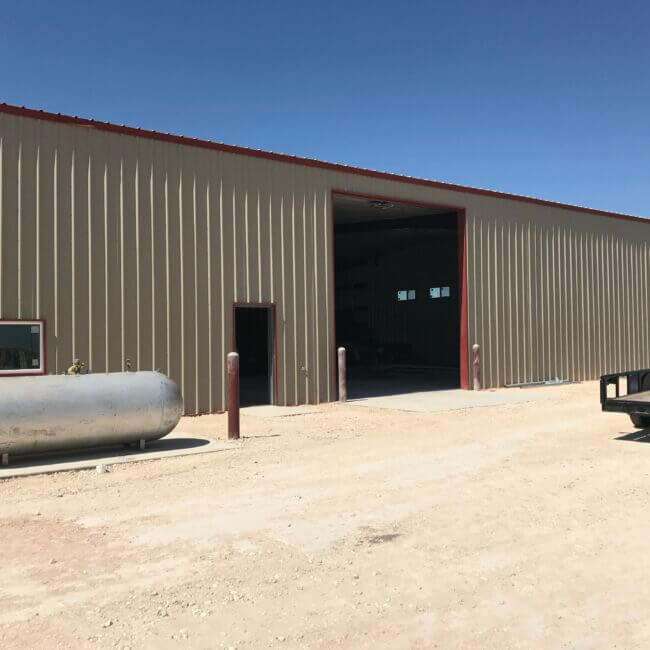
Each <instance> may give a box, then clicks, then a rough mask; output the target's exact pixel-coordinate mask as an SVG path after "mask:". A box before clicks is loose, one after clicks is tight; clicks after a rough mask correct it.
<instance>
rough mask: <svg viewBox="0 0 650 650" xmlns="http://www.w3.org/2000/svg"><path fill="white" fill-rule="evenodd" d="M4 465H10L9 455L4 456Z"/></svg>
mask: <svg viewBox="0 0 650 650" xmlns="http://www.w3.org/2000/svg"><path fill="white" fill-rule="evenodd" d="M2 464H3V465H9V454H2Z"/></svg>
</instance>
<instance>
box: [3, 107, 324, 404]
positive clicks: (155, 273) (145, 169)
mask: <svg viewBox="0 0 650 650" xmlns="http://www.w3.org/2000/svg"><path fill="white" fill-rule="evenodd" d="M314 180H315V179H314V174H313V172H312V171H311V170H308V169H303V168H302V167H299V166H294V165H282V164H274V163H269V162H268V161H265V160H259V159H256V158H251V157H247V156H239V155H233V154H226V153H220V152H214V151H206V150H204V149H199V148H194V147H188V146H181V145H175V144H169V143H164V142H160V141H156V140H152V139H144V138H134V137H130V136H122V135H116V134H110V133H103V132H100V131H94V130H89V129H83V128H79V127H75V126H69V125H61V124H56V123H52V122H47V121H40V120H33V119H26V118H21V117H15V116H9V115H4V114H0V268H1V269H2V275H1V277H0V310H1V312H0V315H1V317H4V318H36V317H41V318H45V319H46V320H47V324H48V329H47V348H48V369H49V371H50V372H62V371H63V370H64V369H65V368H66V367H67V366H68V365H69V364H70V360H71V359H72V358H73V357H75V356H76V357H80V358H82V359H83V360H84V361H86V363H87V364H88V365H89V367H90V368H91V369H92V370H93V371H97V372H102V371H106V370H111V371H115V370H122V369H124V368H125V364H126V361H127V359H129V360H130V361H131V364H132V367H133V368H140V369H147V368H156V369H160V370H162V371H163V372H166V373H167V374H169V375H170V376H171V377H173V378H174V379H175V380H176V381H177V382H178V384H179V386H180V387H181V390H182V392H183V395H184V397H185V404H186V409H187V412H188V413H200V412H209V411H217V410H223V409H224V408H225V404H226V393H225V391H226V387H225V382H224V372H225V365H224V364H225V357H226V354H227V353H228V352H229V351H230V350H231V348H232V344H233V329H232V328H233V320H232V316H233V305H234V303H236V302H242V303H273V304H275V305H276V319H277V322H276V339H277V352H278V359H277V378H276V385H277V395H276V401H277V402H278V403H280V404H297V403H305V402H314V403H316V402H319V401H327V400H330V399H332V398H333V393H332V390H331V388H332V382H331V377H332V376H333V367H332V359H331V355H330V350H331V349H332V346H333V345H334V343H333V337H332V327H333V310H332V309H333V302H332V300H331V291H332V286H331V275H330V272H331V259H330V246H331V223H330V197H329V190H328V189H326V185H325V183H324V181H323V179H320V182H314Z"/></svg>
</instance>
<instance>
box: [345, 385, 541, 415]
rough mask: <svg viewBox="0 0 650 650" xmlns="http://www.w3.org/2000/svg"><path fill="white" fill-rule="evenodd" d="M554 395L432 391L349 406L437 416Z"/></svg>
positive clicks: (528, 391)
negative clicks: (434, 414) (448, 412)
mask: <svg viewBox="0 0 650 650" xmlns="http://www.w3.org/2000/svg"><path fill="white" fill-rule="evenodd" d="M552 395H553V394H552V392H550V391H548V392H546V391H544V390H531V389H521V388H505V389H499V390H482V391H473V390H459V389H455V390H429V391H420V392H412V393H401V394H394V395H385V396H375V397H362V398H358V399H348V404H351V405H354V406H367V407H372V408H382V409H395V410H398V411H415V412H420V413H436V412H439V411H456V410H461V409H468V408H478V407H483V406H502V405H505V404H521V403H523V402H534V401H538V400H544V399H550V398H551V397H552Z"/></svg>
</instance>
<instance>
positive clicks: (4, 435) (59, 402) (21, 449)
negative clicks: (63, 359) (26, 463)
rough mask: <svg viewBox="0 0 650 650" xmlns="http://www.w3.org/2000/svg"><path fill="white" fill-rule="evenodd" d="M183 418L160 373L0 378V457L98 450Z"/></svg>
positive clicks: (150, 435) (154, 434)
mask: <svg viewBox="0 0 650 650" xmlns="http://www.w3.org/2000/svg"><path fill="white" fill-rule="evenodd" d="M182 414H183V398H182V396H181V394H180V391H179V390H178V387H177V386H176V384H175V383H174V382H173V381H172V380H171V379H169V378H168V377H166V376H165V375H163V374H161V373H159V372H115V373H106V374H90V375H49V376H39V377H15V378H2V379H0V454H10V455H12V454H33V453H40V452H44V451H55V450H59V449H70V448H83V447H98V446H103V445H115V444H121V443H127V442H135V441H138V440H156V439H157V438H162V437H163V436H164V435H166V434H168V433H169V432H170V431H171V430H172V429H173V428H174V427H175V426H176V425H177V424H178V421H179V420H180V418H181V415H182Z"/></svg>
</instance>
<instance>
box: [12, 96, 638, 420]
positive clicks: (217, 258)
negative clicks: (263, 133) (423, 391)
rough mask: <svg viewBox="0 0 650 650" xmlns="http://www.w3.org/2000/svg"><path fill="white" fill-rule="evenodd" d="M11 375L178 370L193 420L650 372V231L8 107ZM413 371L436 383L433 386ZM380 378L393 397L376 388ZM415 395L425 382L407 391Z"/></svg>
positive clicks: (621, 219) (483, 194)
mask: <svg viewBox="0 0 650 650" xmlns="http://www.w3.org/2000/svg"><path fill="white" fill-rule="evenodd" d="M0 170H1V173H0V273H1V278H0V318H1V319H3V320H2V321H0V373H2V374H5V375H11V374H14V375H15V374H31V373H46V372H56V373H60V372H62V371H64V370H65V368H66V367H67V366H68V365H70V362H71V360H72V359H73V358H75V357H77V358H80V359H82V360H83V361H84V362H85V363H86V365H87V366H88V367H89V368H90V369H91V370H92V371H93V372H103V371H107V370H109V371H118V370H123V369H125V368H127V367H131V368H133V369H159V370H162V371H163V372H165V373H167V374H169V375H170V376H171V377H172V378H173V379H175V380H176V381H177V382H178V384H179V385H180V386H181V389H182V392H183V395H184V397H185V405H186V411H187V412H188V413H203V412H214V411H221V410H223V409H224V408H225V406H226V382H225V360H226V355H227V353H228V352H229V351H231V350H232V349H235V348H238V349H239V350H240V353H241V354H242V361H241V364H242V394H243V395H244V396H245V397H246V399H248V400H249V401H250V402H251V403H253V402H267V403H268V402H271V403H275V404H303V403H316V402H323V401H331V400H334V399H335V398H336V394H335V391H336V389H335V375H336V358H335V349H336V346H337V345H344V346H345V347H346V348H347V350H348V355H349V356H348V359H349V360H348V363H349V372H350V389H351V390H352V391H353V390H354V382H355V381H358V385H359V386H361V385H362V383H363V382H365V385H372V386H373V387H374V388H372V389H373V390H375V389H376V390H378V391H381V390H382V388H381V386H382V383H381V382H382V381H385V382H386V383H385V386H387V387H388V386H389V385H390V386H392V387H393V389H394V387H395V385H397V384H399V383H400V382H404V385H405V386H410V385H413V384H412V382H413V381H416V382H419V383H420V384H422V385H428V386H431V387H438V386H439V387H443V386H444V387H448V386H457V387H458V386H460V387H464V388H467V387H468V375H469V366H470V359H469V351H470V348H471V345H472V344H473V343H478V344H479V345H481V348H482V367H483V383H484V385H485V386H487V387H495V386H501V385H504V384H516V383H522V382H534V381H541V380H546V379H552V378H555V377H559V378H563V379H570V380H583V379H593V378H595V377H597V376H598V375H599V374H600V373H603V372H610V371H618V370H623V369H627V368H634V367H639V366H647V365H648V362H649V360H650V341H649V336H648V329H647V327H646V326H645V323H647V322H648V318H649V317H650V313H649V309H648V306H649V301H650V295H649V293H648V291H649V285H648V262H649V244H650V224H648V223H646V222H645V221H644V220H642V219H639V218H635V217H630V216H626V215H621V214H615V213H610V212H604V211H599V210H592V209H588V208H582V207H577V206H570V205H562V204H558V203H553V202H549V201H543V200H539V199H532V198H527V197H522V196H514V195H508V194H502V193H499V192H493V191H487V190H479V189H474V188H469V187H461V186H457V185H449V184H445V183H440V182H433V181H427V180H420V179H416V178H409V177H403V176H398V175H394V174H388V173H381V172H375V171H369V170H365V169H357V168H353V167H347V166H343V165H337V164H330V163H325V162H320V161H316V160H311V159H304V158H296V157H292V156H285V155H279V154H273V153H267V152H262V151H257V150H251V149H244V148H240V147H234V146H228V145H223V144H217V143H212V142H204V141H199V140H193V139H190V138H184V137H178V136H172V135H166V134H161V133H154V132H150V131H144V130H140V129H135V128H128V127H123V126H117V125H113V124H106V123H100V122H94V121H90V120H85V119H78V118H73V117H66V116H62V115H55V114H50V113H44V112H40V111H34V110H29V109H24V108H17V107H13V106H8V105H0ZM414 377H416V378H417V379H416V380H414ZM373 382H374V383H373ZM409 382H411V383H409Z"/></svg>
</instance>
